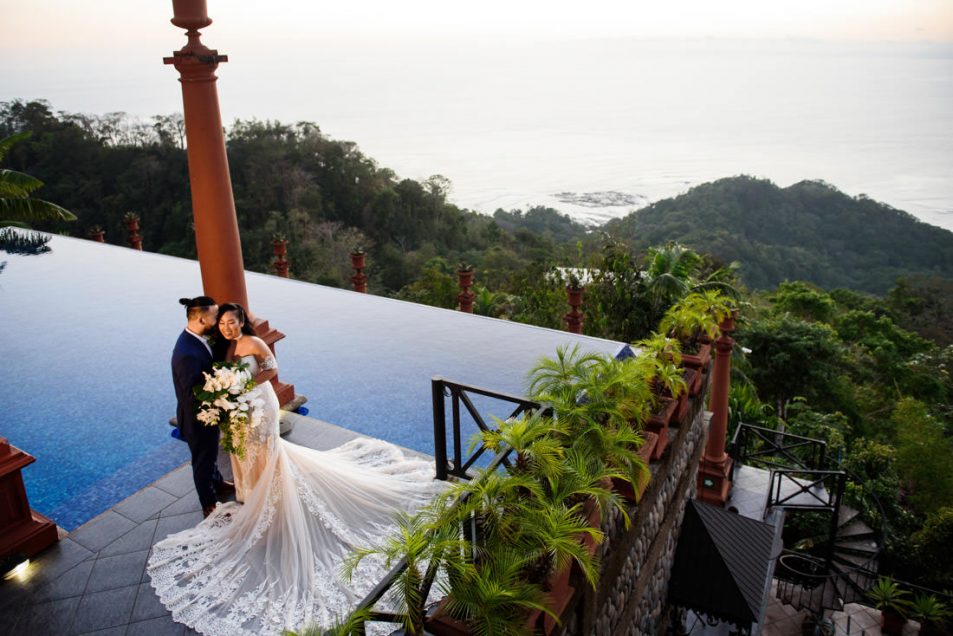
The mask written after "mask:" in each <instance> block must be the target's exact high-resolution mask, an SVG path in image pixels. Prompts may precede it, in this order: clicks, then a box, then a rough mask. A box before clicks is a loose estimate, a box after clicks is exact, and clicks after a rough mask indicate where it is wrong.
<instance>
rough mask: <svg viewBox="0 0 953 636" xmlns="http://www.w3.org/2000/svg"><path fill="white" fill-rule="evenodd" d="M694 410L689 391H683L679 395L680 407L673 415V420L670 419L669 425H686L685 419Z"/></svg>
mask: <svg viewBox="0 0 953 636" xmlns="http://www.w3.org/2000/svg"><path fill="white" fill-rule="evenodd" d="M691 412H692V399H691V398H690V397H689V396H688V392H685V393H682V394H681V395H679V396H678V407H676V409H675V415H673V416H672V419H671V421H669V423H668V425H669V426H684V425H685V420H686V419H687V418H688V416H689V414H690V413H691Z"/></svg>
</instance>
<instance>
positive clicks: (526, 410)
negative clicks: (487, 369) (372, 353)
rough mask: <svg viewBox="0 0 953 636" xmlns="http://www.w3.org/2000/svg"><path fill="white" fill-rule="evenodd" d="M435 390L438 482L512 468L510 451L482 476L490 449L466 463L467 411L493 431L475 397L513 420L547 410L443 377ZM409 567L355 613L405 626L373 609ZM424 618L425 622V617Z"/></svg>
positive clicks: (426, 588) (429, 578)
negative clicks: (481, 462)
mask: <svg viewBox="0 0 953 636" xmlns="http://www.w3.org/2000/svg"><path fill="white" fill-rule="evenodd" d="M431 387H432V397H433V421H434V459H435V463H436V478H437V479H440V480H443V481H446V480H448V479H449V478H450V477H456V478H458V479H468V480H469V479H480V478H482V477H483V476H485V475H488V474H491V473H493V472H495V471H496V470H497V469H498V468H499V467H500V466H508V465H509V456H510V454H511V453H512V451H513V449H512V448H508V447H507V448H504V449H503V450H502V451H500V452H499V453H497V454H496V455H495V456H494V457H493V458H492V459H491V460H490V461H489V463H488V464H487V465H486V466H485V467H483V469H482V470H481V471H480V473H479V474H478V475H473V474H471V473H470V472H469V469H470V468H471V467H472V466H473V465H474V463H475V462H476V461H477V460H478V459H479V458H480V457H481V456H483V454H484V453H485V451H486V449H485V448H484V447H483V446H482V445H481V446H480V447H479V448H477V449H476V450H475V451H474V452H472V453H471V454H470V456H469V457H467V458H466V459H464V457H463V441H464V440H463V435H464V431H463V424H462V419H461V415H462V413H463V412H464V410H465V412H467V413H468V414H469V415H470V417H471V418H472V420H473V422H474V424H475V425H476V428H477V430H475V431H473V433H476V432H479V431H488V430H491V429H490V427H489V425H488V424H487V421H486V418H485V417H484V415H483V414H482V413H481V412H480V410H479V409H478V408H477V407H476V405H475V404H474V402H473V399H472V396H474V395H479V396H482V397H484V398H490V399H492V400H495V401H498V402H502V403H504V404H513V405H515V408H514V409H513V410H512V412H510V414H509V417H510V418H515V417H519V416H520V415H524V414H526V415H528V414H531V413H533V412H535V411H538V410H541V409H543V407H542V405H540V404H539V403H538V402H534V401H532V400H529V399H527V398H524V397H519V396H516V395H510V394H508V393H501V392H499V391H491V390H489V389H486V388H483V387H478V386H473V385H467V384H461V383H459V382H453V381H451V380H446V379H444V378H440V377H435V378H433V380H432V381H431ZM448 398H449V400H450V415H451V419H450V422H449V430H450V431H451V433H452V438H451V443H452V447H453V456H452V460H451V459H450V458H449V457H448V455H449V453H448V448H447V430H448V422H447V399H448ZM461 406H462V409H461ZM543 410H545V409H543ZM469 496H470V495H469V492H465V493H463V494H462V495H460V497H458V498H457V499H455V500H454V501H453V502H451V503H450V505H449V507H448V514H449V513H452V511H453V510H455V509H456V508H458V507H459V506H461V505H463V504H464V503H465V502H466V500H467V499H468V498H469ZM461 534H462V535H463V536H466V537H468V538H472V536H473V534H474V531H473V529H472V528H461ZM407 567H408V564H407V560H406V559H401V560H400V561H399V562H398V563H397V564H396V565H395V566H394V567H392V568H391V570H390V571H389V572H388V573H387V575H386V576H384V578H383V579H382V580H381V581H380V582H379V583H378V584H377V585H376V586H374V589H372V590H371V591H370V592H369V593H368V594H367V596H365V597H364V599H363V600H361V602H360V603H358V604H357V606H356V607H355V610H354V611H355V613H357V612H364V611H366V612H368V618H367V621H369V622H386V623H401V622H402V621H403V618H402V616H401V615H400V614H395V613H393V612H385V611H376V610H373V607H374V606H375V605H376V604H377V603H378V601H380V600H381V599H382V598H383V597H384V595H385V594H387V592H388V591H389V590H390V589H391V588H392V587H393V586H394V583H395V582H396V581H397V580H398V578H399V577H400V576H401V575H402V574H403V573H404V571H405V570H406V569H407ZM439 568H440V559H434V560H433V561H431V562H430V563H429V564H428V566H427V572H426V573H425V574H424V577H423V582H422V586H421V591H420V598H423V599H426V598H427V597H428V596H429V595H430V590H431V588H432V587H433V582H434V579H435V578H436V575H437V571H438V570H439ZM420 618H421V619H422V618H423V617H420ZM353 633H354V635H355V636H364V634H365V633H366V630H365V626H364V624H363V623H361V624H359V625H358V626H357V627H356V628H355V630H354V632H353Z"/></svg>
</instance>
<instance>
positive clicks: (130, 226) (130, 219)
mask: <svg viewBox="0 0 953 636" xmlns="http://www.w3.org/2000/svg"><path fill="white" fill-rule="evenodd" d="M123 223H125V224H126V232H127V233H128V234H129V236H128V238H127V240H128V242H129V247H131V248H132V249H134V250H139V251H140V252H141V251H142V236H141V235H140V234H139V215H138V214H134V213H133V212H130V213H128V214H126V216H124V217H123Z"/></svg>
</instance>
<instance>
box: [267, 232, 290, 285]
mask: <svg viewBox="0 0 953 636" xmlns="http://www.w3.org/2000/svg"><path fill="white" fill-rule="evenodd" d="M271 247H272V248H273V249H274V252H275V262H274V263H272V264H271V266H272V267H273V268H274V270H275V274H276V275H278V276H281V277H282V278H288V268H289V264H288V258H287V255H288V241H287V240H286V239H274V240H273V241H272V242H271Z"/></svg>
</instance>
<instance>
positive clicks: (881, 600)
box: [867, 576, 910, 635]
mask: <svg viewBox="0 0 953 636" xmlns="http://www.w3.org/2000/svg"><path fill="white" fill-rule="evenodd" d="M867 596H868V597H869V598H870V600H871V601H873V603H874V607H876V608H877V609H879V610H880V615H881V629H882V631H883V632H884V633H885V634H896V635H899V634H901V633H902V632H903V625H904V623H906V622H907V621H906V618H905V617H904V613H905V612H906V611H907V609H909V607H910V601H909V599H908V597H909V596H910V593H909V592H907V590H904V589H902V588H901V587H900V586H899V585H897V582H896V581H894V580H893V579H892V578H891V577H889V576H884V577H881V578H879V579H877V582H876V583H874V585H873V587H871V588H870V589H869V590H867Z"/></svg>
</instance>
